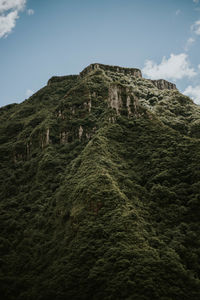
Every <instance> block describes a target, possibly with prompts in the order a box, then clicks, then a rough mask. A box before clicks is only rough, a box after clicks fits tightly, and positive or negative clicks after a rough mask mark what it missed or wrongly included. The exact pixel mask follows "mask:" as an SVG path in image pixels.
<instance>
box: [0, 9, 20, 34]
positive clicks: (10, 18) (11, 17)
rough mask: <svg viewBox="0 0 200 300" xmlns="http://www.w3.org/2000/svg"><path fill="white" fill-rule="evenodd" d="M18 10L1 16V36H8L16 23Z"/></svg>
mask: <svg viewBox="0 0 200 300" xmlns="http://www.w3.org/2000/svg"><path fill="white" fill-rule="evenodd" d="M17 19H18V13H17V11H11V12H10V13H9V14H7V16H0V38H2V37H6V36H7V35H8V34H9V33H10V32H11V31H12V29H13V28H14V27H15V25H16V20H17Z"/></svg>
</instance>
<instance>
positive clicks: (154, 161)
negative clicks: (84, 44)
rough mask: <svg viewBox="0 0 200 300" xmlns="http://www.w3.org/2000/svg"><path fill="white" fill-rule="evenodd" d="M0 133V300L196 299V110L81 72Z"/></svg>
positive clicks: (199, 262)
mask: <svg viewBox="0 0 200 300" xmlns="http://www.w3.org/2000/svg"><path fill="white" fill-rule="evenodd" d="M0 124H1V125H0V166H1V168H0V183H1V189H0V193H1V194H0V199H1V204H0V205H1V210H0V211H1V216H0V226H1V238H0V240H1V243H0V253H1V258H0V264H1V268H0V295H1V299H3V300H4V299H5V300H36V299H37V300H47V299H48V300H49V299H54V300H58V299H59V300H64V299H65V300H66V299H72V300H83V299H84V300H92V299H93V300H100V299H101V300H102V299H106V300H114V299H115V300H117V299H127V300H152V299H154V300H191V299H192V300H199V299H200V221H199V220H200V214H199V207H200V168H199V161H200V107H199V106H198V105H196V104H194V103H193V101H192V100H191V99H190V98H188V97H186V96H184V95H182V94H181V93H180V92H179V91H178V90H177V89H176V86H175V85H174V84H172V83H170V82H168V81H165V80H148V79H144V78H142V74H141V71H140V70H138V69H132V68H122V67H116V66H107V65H102V64H92V65H90V66H88V67H87V68H86V69H84V70H83V71H82V72H81V73H80V74H79V75H70V76H62V77H52V78H51V79H50V80H49V81H48V84H47V86H45V87H44V88H42V89H41V90H39V91H38V92H37V93H35V94H34V95H33V96H31V97H30V98H29V99H27V100H25V101H24V102H22V103H20V104H11V105H7V106H5V107H2V108H1V109H0Z"/></svg>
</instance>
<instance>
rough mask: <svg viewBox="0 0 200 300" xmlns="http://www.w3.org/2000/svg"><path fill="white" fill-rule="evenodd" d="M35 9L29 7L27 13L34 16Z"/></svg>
mask: <svg viewBox="0 0 200 300" xmlns="http://www.w3.org/2000/svg"><path fill="white" fill-rule="evenodd" d="M34 13H35V11H34V10H33V9H31V8H29V9H27V15H29V16H32V15H34Z"/></svg>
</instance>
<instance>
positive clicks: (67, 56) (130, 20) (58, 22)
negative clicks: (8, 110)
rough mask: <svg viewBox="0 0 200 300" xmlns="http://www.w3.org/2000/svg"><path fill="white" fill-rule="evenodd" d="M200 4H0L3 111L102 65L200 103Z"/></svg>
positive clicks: (66, 0)
mask: <svg viewBox="0 0 200 300" xmlns="http://www.w3.org/2000/svg"><path fill="white" fill-rule="evenodd" d="M199 50H200V0H101V1H99V0H0V106H3V105H6V104H9V103H13V102H18V103H19V102H22V101H24V100H25V99H26V98H28V97H29V96H30V95H31V94H32V93H33V92H36V91H37V90H38V89H40V88H42V87H43V86H44V85H46V82H47V81H48V79H49V78H50V77H51V76H53V75H67V74H78V73H79V72H80V71H81V70H82V69H83V68H84V67H86V66H87V65H89V64H91V63H94V62H99V63H104V64H111V65H120V66H125V67H137V68H140V69H141V70H142V72H143V76H144V77H146V78H152V79H158V78H164V79H167V80H169V81H172V82H175V83H176V85H177V87H178V89H179V90H180V91H181V92H184V93H185V94H188V95H189V96H191V97H192V98H193V99H194V101H195V102H196V103H199V104H200V55H199V53H200V51H199Z"/></svg>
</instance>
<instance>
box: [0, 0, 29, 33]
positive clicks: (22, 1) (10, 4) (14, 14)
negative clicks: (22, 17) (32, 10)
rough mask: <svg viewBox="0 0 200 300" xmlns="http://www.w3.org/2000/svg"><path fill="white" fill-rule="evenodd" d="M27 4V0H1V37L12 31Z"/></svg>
mask: <svg viewBox="0 0 200 300" xmlns="http://www.w3.org/2000/svg"><path fill="white" fill-rule="evenodd" d="M25 5H26V0H0V38H2V37H7V36H8V34H9V33H11V31H12V29H13V28H14V27H15V26H16V21H17V19H18V18H19V12H20V11H22V10H23V9H24V7H25Z"/></svg>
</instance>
